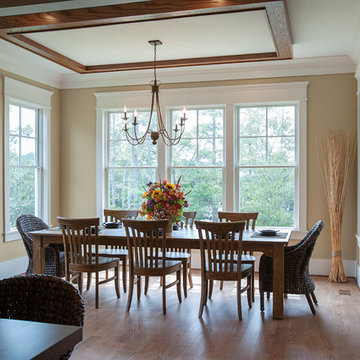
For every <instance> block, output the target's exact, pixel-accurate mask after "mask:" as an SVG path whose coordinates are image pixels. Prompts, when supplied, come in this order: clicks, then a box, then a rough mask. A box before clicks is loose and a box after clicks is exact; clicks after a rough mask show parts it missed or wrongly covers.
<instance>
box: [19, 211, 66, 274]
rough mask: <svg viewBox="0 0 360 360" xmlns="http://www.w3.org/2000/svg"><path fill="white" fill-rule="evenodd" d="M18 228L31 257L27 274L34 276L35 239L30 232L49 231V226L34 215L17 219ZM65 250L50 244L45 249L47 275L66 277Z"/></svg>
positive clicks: (57, 245)
mask: <svg viewBox="0 0 360 360" xmlns="http://www.w3.org/2000/svg"><path fill="white" fill-rule="evenodd" d="M16 227H17V229H18V231H19V233H20V235H21V238H22V240H23V242H24V246H25V249H26V252H27V255H28V257H29V264H28V267H27V270H26V274H32V273H33V272H34V260H33V238H32V236H31V235H29V232H31V231H37V230H43V229H48V228H49V226H48V225H47V224H46V223H44V221H42V220H41V219H40V218H38V217H36V216H34V215H21V216H19V217H18V218H17V219H16ZM63 250H64V247H63V245H59V244H50V245H49V246H48V247H46V248H45V274H46V275H54V276H59V277H63V276H65V256H64V252H63Z"/></svg>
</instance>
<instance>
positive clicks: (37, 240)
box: [33, 236, 45, 274]
mask: <svg viewBox="0 0 360 360" xmlns="http://www.w3.org/2000/svg"><path fill="white" fill-rule="evenodd" d="M33 262H34V273H35V274H45V248H44V247H43V246H41V237H35V236H34V241H33Z"/></svg>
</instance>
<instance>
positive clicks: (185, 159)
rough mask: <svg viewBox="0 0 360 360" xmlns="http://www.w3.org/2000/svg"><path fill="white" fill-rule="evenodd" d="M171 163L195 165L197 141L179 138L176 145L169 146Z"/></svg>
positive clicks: (196, 163)
mask: <svg viewBox="0 0 360 360" xmlns="http://www.w3.org/2000/svg"><path fill="white" fill-rule="evenodd" d="M171 151H172V164H173V165H174V166H196V165H198V161H197V156H196V154H197V141H196V140H191V139H184V138H181V140H180V142H179V143H178V144H177V145H174V146H172V147H171Z"/></svg>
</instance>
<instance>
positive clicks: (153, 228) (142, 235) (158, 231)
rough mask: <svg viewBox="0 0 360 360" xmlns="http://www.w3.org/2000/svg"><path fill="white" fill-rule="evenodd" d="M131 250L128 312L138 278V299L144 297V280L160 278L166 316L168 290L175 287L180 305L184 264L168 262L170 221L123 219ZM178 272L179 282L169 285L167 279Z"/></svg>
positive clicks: (177, 278)
mask: <svg viewBox="0 0 360 360" xmlns="http://www.w3.org/2000/svg"><path fill="white" fill-rule="evenodd" d="M123 224H124V226H125V231H126V238H127V244H128V250H129V294H128V303H127V311H129V310H130V307H131V300H132V295H133V289H134V283H135V277H136V278H137V279H136V281H137V298H138V301H140V297H141V276H145V278H146V277H150V276H157V277H159V276H160V277H161V279H162V303H163V313H164V314H166V289H168V288H169V287H171V286H174V285H176V288H177V295H178V299H179V302H180V303H181V277H180V272H181V261H177V260H167V259H166V256H165V253H166V227H167V225H168V220H152V221H145V220H129V219H123ZM175 272H176V280H175V281H173V282H172V283H170V284H166V275H169V274H172V273H175Z"/></svg>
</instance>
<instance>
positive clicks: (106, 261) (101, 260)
mask: <svg viewBox="0 0 360 360" xmlns="http://www.w3.org/2000/svg"><path fill="white" fill-rule="evenodd" d="M91 261H92V263H91V264H74V263H71V264H70V269H71V270H73V271H76V270H77V269H79V271H84V270H82V269H83V268H84V267H87V268H88V270H87V271H95V267H96V265H95V256H94V257H92V258H91ZM117 262H118V260H117V259H113V258H108V257H102V256H99V257H98V264H99V270H102V269H104V270H106V269H109V268H111V267H115V266H116V263H117Z"/></svg>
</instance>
